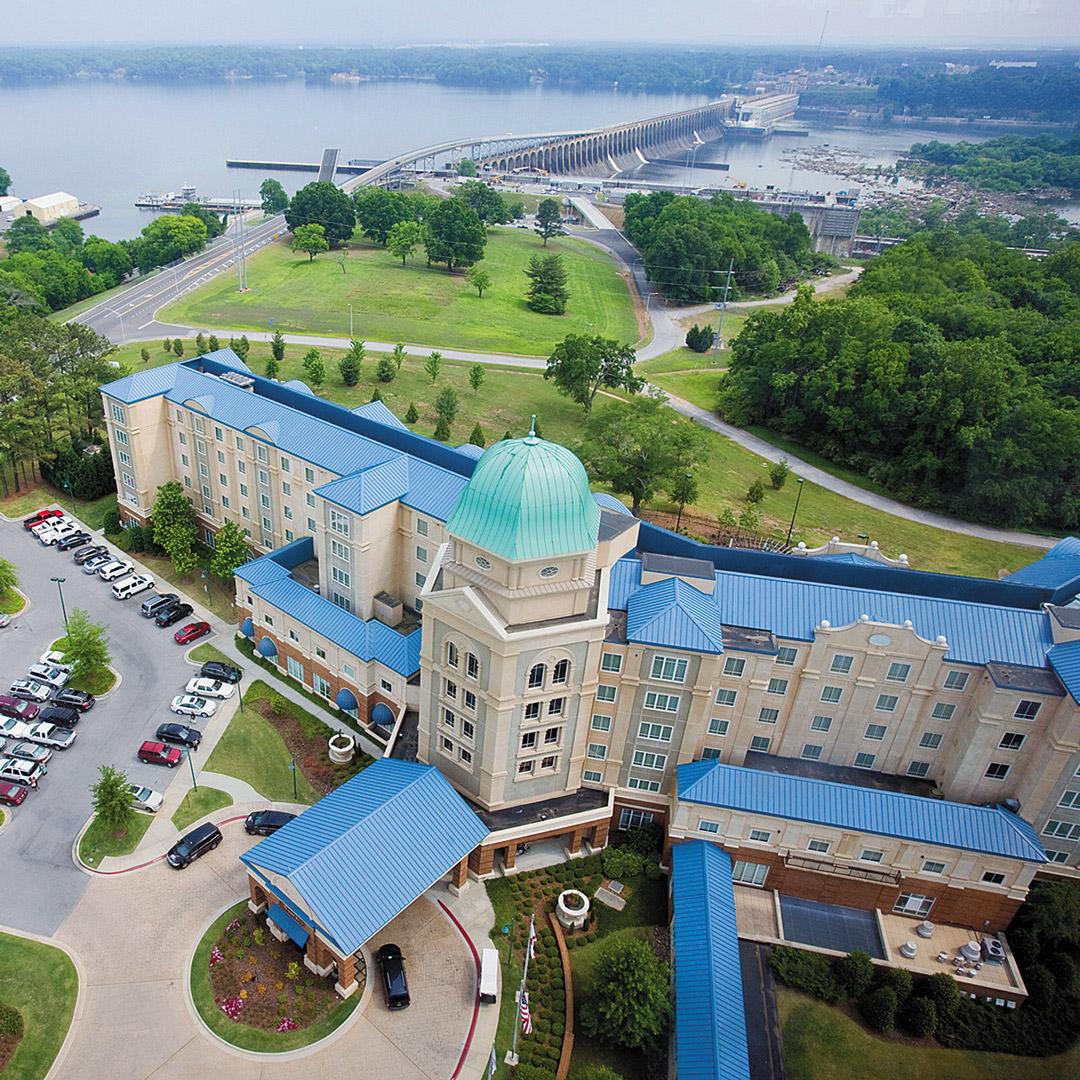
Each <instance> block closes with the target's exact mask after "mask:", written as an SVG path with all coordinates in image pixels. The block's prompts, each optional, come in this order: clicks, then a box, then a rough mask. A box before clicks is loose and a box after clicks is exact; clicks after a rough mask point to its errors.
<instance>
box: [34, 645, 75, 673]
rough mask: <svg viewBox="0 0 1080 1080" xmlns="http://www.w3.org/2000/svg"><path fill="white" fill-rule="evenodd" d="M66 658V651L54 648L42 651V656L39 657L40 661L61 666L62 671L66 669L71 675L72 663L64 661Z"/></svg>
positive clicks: (40, 662) (52, 665)
mask: <svg viewBox="0 0 1080 1080" xmlns="http://www.w3.org/2000/svg"><path fill="white" fill-rule="evenodd" d="M65 658H66V654H65V653H62V652H56V650H53V651H52V652H47V653H42V654H41V656H39V657H38V663H39V664H48V665H49V667H55V668H59V669H60V670H61V671H66V672H67V673H68V674H69V675H70V674H71V665H70V664H65V663H64V660H65Z"/></svg>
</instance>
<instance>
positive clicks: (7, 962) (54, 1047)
mask: <svg viewBox="0 0 1080 1080" xmlns="http://www.w3.org/2000/svg"><path fill="white" fill-rule="evenodd" d="M78 989H79V978H78V975H77V974H76V972H75V965H74V964H73V963H72V962H71V960H70V959H69V958H68V956H67V955H66V954H65V953H63V952H61V951H60V950H59V949H54V948H53V947H52V946H51V945H45V944H43V943H42V942H40V941H27V940H26V939H25V938H20V937H14V936H13V935H10V934H0V1001H4V1002H6V1003H7V1004H8V1005H12V1006H14V1007H15V1008H16V1009H18V1010H19V1012H20V1013H22V1018H23V1025H24V1033H23V1037H22V1040H21V1041H20V1043H19V1045H18V1047H17V1048H16V1050H15V1053H14V1055H13V1056H12V1058H11V1060H10V1061H9V1062H8V1065H7V1068H5V1069H4V1071H3V1075H4V1077H5V1078H7V1077H10V1078H11V1080H40V1078H41V1077H43V1076H45V1075H46V1073H48V1071H49V1069H50V1068H51V1067H52V1063H53V1061H54V1060H55V1058H56V1055H57V1054H58V1053H59V1052H60V1047H61V1046H62V1045H63V1043H64V1037H65V1036H66V1035H67V1031H68V1027H69V1026H70V1025H71V1016H72V1013H74V1011H75V999H76V997H77V996H78Z"/></svg>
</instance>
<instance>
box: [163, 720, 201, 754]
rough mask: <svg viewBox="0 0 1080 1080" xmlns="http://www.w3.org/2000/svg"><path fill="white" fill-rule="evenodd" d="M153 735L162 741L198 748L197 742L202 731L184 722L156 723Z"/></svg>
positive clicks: (193, 748)
mask: <svg viewBox="0 0 1080 1080" xmlns="http://www.w3.org/2000/svg"><path fill="white" fill-rule="evenodd" d="M154 736H155V738H158V739H160V740H161V741H162V742H167V743H176V744H177V745H178V746H190V747H191V749H192V750H198V749H199V743H201V742H202V732H201V731H199V730H198V729H197V728H193V727H188V726H187V725H186V724H158V729H157V731H155V732H154Z"/></svg>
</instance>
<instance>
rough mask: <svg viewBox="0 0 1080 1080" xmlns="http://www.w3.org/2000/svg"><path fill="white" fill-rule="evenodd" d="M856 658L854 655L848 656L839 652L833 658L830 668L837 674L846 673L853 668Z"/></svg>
mask: <svg viewBox="0 0 1080 1080" xmlns="http://www.w3.org/2000/svg"><path fill="white" fill-rule="evenodd" d="M854 660H855V657H854V656H846V655H844V654H843V653H837V654H836V655H835V656H834V657H833V658H832V663H831V664H830V665H829V670H830V671H831V672H833V674H835V675H846V674H847V673H848V672H849V671H850V670H851V665H852V663H854Z"/></svg>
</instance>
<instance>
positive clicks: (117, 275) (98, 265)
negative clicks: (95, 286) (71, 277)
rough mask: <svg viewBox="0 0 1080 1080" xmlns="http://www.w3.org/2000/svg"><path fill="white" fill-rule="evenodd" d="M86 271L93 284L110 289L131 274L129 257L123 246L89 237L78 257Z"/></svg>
mask: <svg viewBox="0 0 1080 1080" xmlns="http://www.w3.org/2000/svg"><path fill="white" fill-rule="evenodd" d="M80 258H81V259H82V261H83V263H84V264H85V266H86V268H87V270H89V271H90V272H91V273H92V274H93V275H94V281H95V283H99V284H101V285H103V286H104V287H105V288H106V289H111V288H113V287H114V286H116V285H119V284H120V282H122V281H123V280H124V278H126V277H127V276H128V274H130V273H131V256H130V255H129V254H128V251H127V248H126V247H124V245H123V244H114V243H112V241H110V240H102V239H101V237H100V236H90V237H88V238H87V240H86V243H84V244H83V247H82V254H81V256H80Z"/></svg>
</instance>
